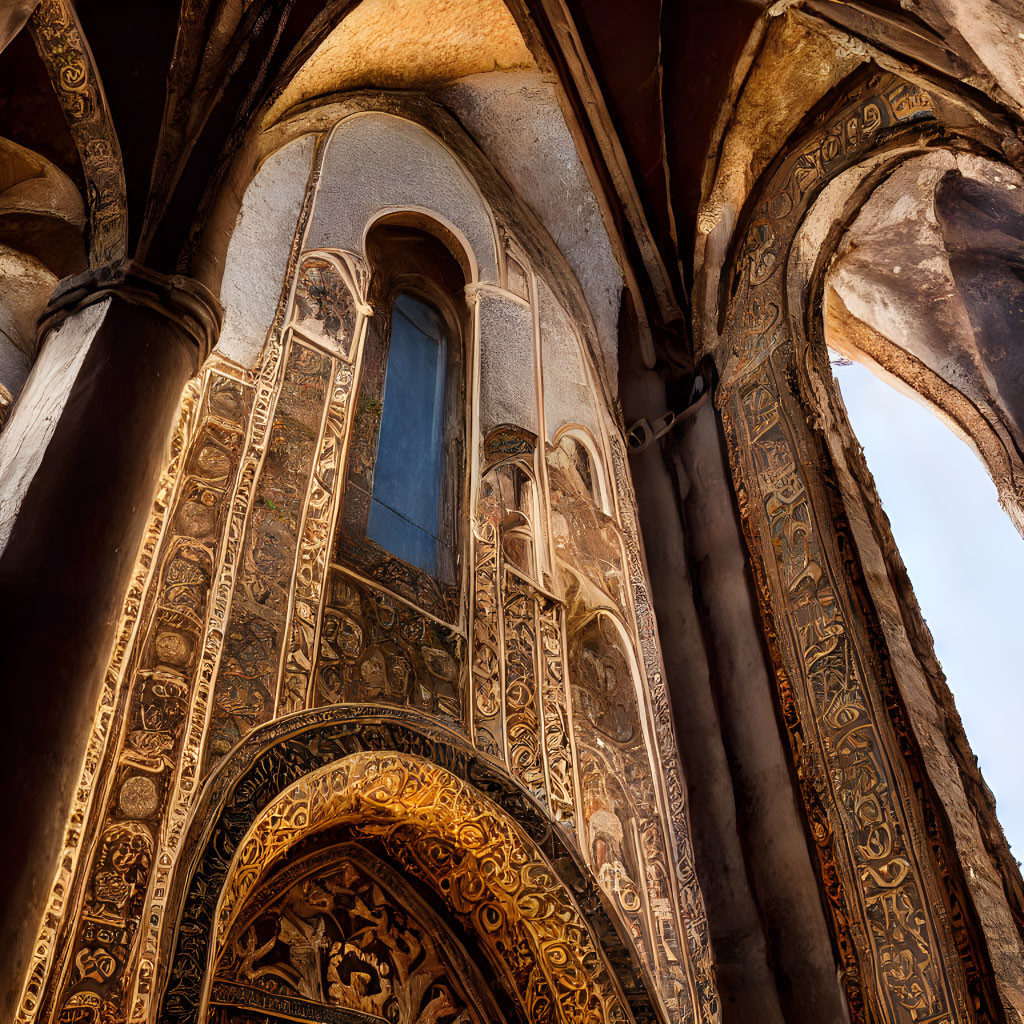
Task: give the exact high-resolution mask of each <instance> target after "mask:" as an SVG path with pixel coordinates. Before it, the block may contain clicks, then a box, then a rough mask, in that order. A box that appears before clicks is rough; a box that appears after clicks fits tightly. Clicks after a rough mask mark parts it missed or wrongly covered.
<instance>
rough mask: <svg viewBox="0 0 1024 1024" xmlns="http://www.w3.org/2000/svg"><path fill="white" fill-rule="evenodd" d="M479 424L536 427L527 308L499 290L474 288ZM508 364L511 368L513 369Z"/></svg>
mask: <svg viewBox="0 0 1024 1024" xmlns="http://www.w3.org/2000/svg"><path fill="white" fill-rule="evenodd" d="M479 302H480V306H479V309H480V314H479V315H480V341H481V344H480V429H481V430H482V432H483V433H484V435H486V434H487V432H488V431H489V430H490V429H491V428H492V427H495V426H497V425H498V424H499V423H515V424H517V425H518V426H521V427H526V428H527V429H528V430H531V431H533V433H535V434H536V433H538V431H539V426H538V423H537V381H536V372H535V363H536V359H535V358H534V346H533V311H532V310H531V309H530V307H529V306H528V305H524V304H523V303H522V302H517V301H516V300H515V299H514V298H512V297H511V296H509V295H506V294H504V293H502V292H498V291H492V290H491V289H489V288H488V289H482V290H481V291H480V298H479ZM513 367H514V369H513Z"/></svg>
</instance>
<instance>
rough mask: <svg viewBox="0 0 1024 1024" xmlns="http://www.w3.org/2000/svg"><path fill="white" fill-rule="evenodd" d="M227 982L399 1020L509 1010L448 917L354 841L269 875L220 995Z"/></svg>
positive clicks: (240, 999) (424, 1023)
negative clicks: (491, 988)
mask: <svg viewBox="0 0 1024 1024" xmlns="http://www.w3.org/2000/svg"><path fill="white" fill-rule="evenodd" d="M223 983H228V984H229V985H231V992H230V994H231V995H232V996H233V997H234V999H233V1001H234V1002H236V1003H241V1004H244V1005H251V1003H250V1000H252V1003H256V1005H257V1006H258V1005H259V1003H258V1001H257V1000H254V999H252V996H251V995H250V992H249V991H248V990H247V989H246V988H245V987H244V986H248V988H249V989H250V990H251V989H252V988H258V989H261V990H263V991H266V992H267V993H273V994H274V995H275V996H278V997H285V998H291V999H295V1000H308V1001H311V1002H315V1003H322V1004H325V1005H329V1006H339V1007H346V1008H348V1009H352V1010H358V1011H360V1012H361V1013H366V1014H372V1015H374V1016H376V1017H380V1018H382V1019H384V1020H389V1021H392V1020H393V1021H395V1024H436V1022H439V1021H444V1022H445V1024H498V1022H499V1021H501V1020H502V1019H503V1015H502V1014H501V1012H500V1011H499V1010H498V1009H497V1007H496V1006H495V1005H494V1002H493V998H492V997H491V996H490V993H489V992H488V991H487V988H486V984H485V982H484V980H483V978H482V977H481V975H480V973H479V970H478V969H477V968H476V965H475V964H474V963H473V962H472V961H471V960H470V959H469V957H468V956H467V954H466V951H465V950H464V949H463V948H462V946H461V944H460V943H459V940H458V939H457V938H456V937H455V936H454V935H453V934H452V933H451V931H450V929H449V928H448V927H447V926H446V924H445V923H444V921H443V920H441V918H440V917H439V916H438V915H437V914H436V913H435V912H434V911H432V910H431V909H430V908H429V907H428V906H427V904H426V903H425V901H424V900H423V899H422V898H421V897H419V896H418V895H417V894H416V893H415V892H414V891H413V889H412V888H411V887H410V885H409V883H408V880H407V879H404V878H403V877H402V876H401V874H400V873H399V872H397V871H395V870H393V869H392V868H389V867H388V865H387V864H385V863H383V862H382V861H380V860H378V859H377V858H376V857H374V856H373V855H372V854H370V853H369V852H368V851H367V850H366V849H364V848H362V847H360V846H359V845H358V844H355V843H347V844H344V845H342V846H335V847H328V848H327V849H324V850H321V851H319V852H317V853H313V854H311V855H309V856H307V857H305V858H303V859H301V860H299V861H298V862H297V863H295V864H291V865H288V866H286V867H285V868H284V869H283V870H281V871H278V872H276V873H274V874H273V875H272V876H271V878H270V880H269V881H268V882H265V883H263V885H262V886H261V887H260V888H259V889H258V890H257V891H256V893H255V894H254V896H253V897H252V898H251V899H250V900H249V902H248V903H247V905H246V908H245V910H244V911H243V913H242V915H241V916H240V918H239V921H238V922H237V923H236V925H235V927H234V928H233V929H232V932H231V935H230V937H229V939H228V942H227V945H226V948H225V952H224V955H223V956H222V957H221V961H220V963H219V965H218V966H217V969H216V972H215V981H214V988H213V994H214V997H215V998H216V997H217V996H218V995H219V996H220V997H221V999H224V997H225V995H226V994H227V993H226V992H225V988H226V986H225V985H224V984H223ZM218 986H219V987H220V991H219V993H218ZM310 1015H311V1016H314V1017H315V1016H316V1012H315V1010H314V1011H313V1012H312V1013H311V1014H310Z"/></svg>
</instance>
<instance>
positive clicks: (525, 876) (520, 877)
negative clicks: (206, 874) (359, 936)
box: [214, 753, 628, 1024]
mask: <svg viewBox="0 0 1024 1024" xmlns="http://www.w3.org/2000/svg"><path fill="white" fill-rule="evenodd" d="M339 825H347V826H348V827H349V828H350V829H351V830H352V833H353V834H354V835H356V836H359V835H372V836H374V837H375V838H377V839H378V841H380V842H382V843H383V845H384V848H385V849H386V850H387V851H388V853H389V855H390V856H392V857H393V858H394V859H395V860H396V861H397V862H398V863H399V864H400V865H402V867H403V868H405V869H406V870H407V871H409V872H410V873H411V874H413V875H414V876H415V877H418V878H420V879H421V880H422V881H423V882H424V883H426V884H427V885H428V886H430V887H431V888H432V889H434V890H435V892H437V893H438V895H440V896H441V898H442V899H443V900H444V902H445V903H446V904H447V906H448V908H449V909H450V911H451V912H452V913H453V914H454V915H455V916H456V917H457V918H458V919H460V920H462V921H463V922H464V923H465V924H466V925H467V926H468V927H469V928H470V929H472V930H473V931H474V932H475V934H476V936H477V938H478V941H479V942H480V943H481V945H482V947H483V949H484V952H485V955H486V956H487V958H488V960H489V961H490V962H491V966H492V969H494V970H495V972H496V973H497V975H498V976H499V977H501V978H503V980H504V983H505V987H506V989H507V991H508V992H509V994H510V995H512V996H513V997H514V998H516V999H517V1000H518V1001H519V1003H520V1005H521V1007H522V1010H523V1013H524V1015H525V1017H526V1019H527V1020H530V1021H536V1022H538V1024H544V1022H548V1021H550V1022H564V1024H570V1022H573V1021H579V1022H581V1024H582V1022H585V1021H591V1020H594V1019H599V1020H602V1021H609V1022H615V1021H622V1022H624V1021H626V1020H628V1011H627V1010H626V1008H625V1005H624V1003H623V1001H622V998H621V996H620V995H619V994H618V993H617V991H616V988H615V985H614V983H613V981H612V977H611V975H610V973H609V971H608V969H607V967H606V966H605V965H604V963H603V962H602V960H601V958H600V956H599V954H598V947H597V945H596V943H595V941H594V939H593V938H592V936H591V935H590V932H589V929H588V928H587V925H586V923H585V921H584V920H583V918H582V916H581V915H580V912H579V910H578V909H577V907H576V905H575V903H574V901H573V900H572V897H571V896H570V895H569V893H568V891H567V890H566V889H565V888H564V886H563V884H562V882H561V880H560V879H559V877H558V875H557V874H556V873H555V871H554V870H553V869H552V868H551V867H550V865H548V864H547V863H546V862H545V860H544V858H543V856H542V855H541V854H540V851H539V850H537V849H536V847H535V846H534V844H533V843H532V842H531V841H530V839H529V837H528V836H527V835H526V833H525V832H524V831H523V830H522V828H521V827H520V826H518V825H516V824H515V823H514V821H513V820H512V819H510V818H508V817H507V816H505V815H503V814H502V813H501V812H500V811H499V810H498V809H497V808H496V807H495V806H494V805H493V804H491V803H490V801H488V800H487V799H486V797H483V796H482V795H481V794H479V793H478V792H476V791H474V789H473V788H472V787H470V786H468V785H467V784H466V783H465V782H462V781H461V780H460V779H458V778H457V777H456V776H455V775H452V774H451V773H450V772H448V771H446V770H445V769H444V768H441V767H439V766H438V765H436V764H432V763H431V762H429V761H426V760H423V759H422V758H418V757H415V756H411V755H402V754H394V753H389V754H370V753H363V754H352V755H350V756H349V757H348V758H345V759H343V760H341V761H340V762H337V763H335V764H331V765H328V766H327V767H325V768H323V769H320V770H319V771H318V772H316V773H314V774H313V775H311V776H308V777H306V778H303V779H301V780H299V781H298V782H296V783H295V784H293V786H291V787H290V788H289V789H288V790H286V791H285V792H283V793H282V794H281V795H280V796H279V797H278V798H277V799H276V800H275V801H274V802H273V803H271V804H270V805H269V806H267V807H266V808H265V809H264V810H263V811H262V813H261V814H260V815H259V817H258V818H257V819H256V820H255V821H254V822H253V824H252V825H251V826H250V827H249V830H248V832H247V834H246V836H245V838H244V839H243V840H242V842H241V843H240V844H239V846H238V849H237V851H236V852H235V854H234V857H233V859H232V864H231V868H230V870H229V875H228V879H227V882H226V885H225V887H224V889H223V893H222V896H221V900H220V903H219V908H218V914H217V920H216V924H215V936H214V943H215V953H214V955H215V956H216V955H217V951H219V950H220V949H222V948H223V944H224V942H225V939H226V935H227V931H228V929H229V928H230V927H231V924H232V922H233V920H234V916H235V914H236V913H237V911H238V908H239V906H240V904H241V903H242V902H243V901H244V900H245V898H246V897H247V895H248V894H249V893H250V892H251V891H252V888H253V886H254V885H255V884H256V882H257V880H258V879H259V877H260V876H261V874H262V873H263V872H264V871H265V870H266V868H267V866H268V865H271V864H273V863H274V862H275V861H276V860H277V859H278V858H279V857H280V856H282V855H283V853H284V852H285V851H286V850H287V849H288V848H289V847H291V846H292V845H294V843H295V842H297V841H298V839H299V838H300V837H301V836H303V835H306V834H309V833H311V832H314V831H318V830H322V829H325V828H328V827H337V826H339Z"/></svg>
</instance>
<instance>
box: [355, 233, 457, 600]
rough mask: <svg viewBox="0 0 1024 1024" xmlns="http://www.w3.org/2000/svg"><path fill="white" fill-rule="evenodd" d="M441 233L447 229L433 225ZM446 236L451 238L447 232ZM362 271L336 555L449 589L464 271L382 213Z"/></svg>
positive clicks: (453, 577)
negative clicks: (358, 358)
mask: <svg viewBox="0 0 1024 1024" xmlns="http://www.w3.org/2000/svg"><path fill="white" fill-rule="evenodd" d="M438 232H439V233H440V234H441V235H442V237H447V236H450V235H451V233H450V232H449V231H447V229H444V228H443V227H441V226H438ZM452 239H453V240H454V236H452ZM366 253H367V260H368V262H369V264H370V271H371V278H370V285H369V293H368V301H369V305H370V307H371V309H372V310H373V315H372V316H371V317H370V318H369V319H368V321H367V331H366V338H365V341H364V347H363V353H362V366H361V371H360V380H359V386H358V391H357V394H356V396H355V416H354V420H353V434H352V443H351V446H350V449H349V456H348V465H347V480H346V490H345V499H344V508H343V511H342V515H341V528H340V530H339V535H338V551H339V558H340V560H341V561H343V562H346V563H348V564H351V565H352V566H353V567H354V568H357V569H361V570H362V571H364V572H367V573H368V574H369V575H371V576H373V577H374V578H377V579H380V581H381V582H386V580H385V579H383V577H384V576H386V575H387V574H388V573H389V572H391V571H392V567H394V565H395V563H396V560H397V564H398V569H397V571H398V572H401V573H402V574H405V575H406V576H408V577H411V578H412V579H414V580H415V579H417V578H418V577H426V578H427V579H428V580H429V581H433V583H434V584H435V585H440V586H441V587H443V588H447V589H449V590H451V589H454V588H455V587H456V584H457V582H458V578H459V567H460V565H461V559H462V555H461V547H460V545H461V530H460V525H459V519H460V515H461V509H462V507H463V490H464V486H465V484H464V476H465V474H464V463H465V454H464V453H465V430H466V427H465V418H466V380H465V370H464V366H465V359H464V355H463V353H464V349H465V339H466V338H467V337H470V336H471V334H472V324H471V318H470V311H469V308H468V306H467V304H466V302H465V298H464V296H463V290H464V288H465V285H466V277H465V270H464V268H463V266H462V265H461V264H460V262H459V261H458V260H457V259H456V258H455V256H453V255H452V252H451V251H450V250H449V248H448V247H447V246H446V245H445V244H444V242H442V241H441V240H440V239H439V238H438V237H437V235H436V234H435V233H433V232H429V233H428V232H427V231H425V230H423V227H422V220H421V219H420V218H417V220H416V223H414V224H409V223H406V222H405V218H401V219H398V220H396V219H394V218H388V219H385V220H382V221H379V222H378V223H376V224H374V226H373V227H372V228H371V230H370V231H369V233H368V235H367V237H366Z"/></svg>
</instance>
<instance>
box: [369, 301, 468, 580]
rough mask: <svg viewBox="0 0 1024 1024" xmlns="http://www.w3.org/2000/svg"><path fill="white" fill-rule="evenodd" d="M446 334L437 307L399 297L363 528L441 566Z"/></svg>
mask: <svg viewBox="0 0 1024 1024" xmlns="http://www.w3.org/2000/svg"><path fill="white" fill-rule="evenodd" d="M447 349H448V338H447V336H446V331H445V327H444V322H443V320H442V319H441V316H440V315H439V314H438V312H437V311H436V310H434V309H433V308H431V307H430V306H429V305H427V304H426V303H425V302H421V301H420V300H419V299H416V298H414V297H413V296H412V295H408V294H402V295H399V296H398V297H397V299H396V300H395V304H394V307H393V309H392V315H391V339H390V345H389V346H388V358H387V371H386V373H385V377H384V397H383V403H382V411H381V423H380V441H379V444H378V448H377V465H376V467H375V470H374V474H373V495H372V498H371V501H370V516H369V521H368V522H367V527H366V536H367V537H369V539H370V540H373V541H376V542H377V543H378V544H380V546H381V547H382V548H385V549H386V550H387V551H390V552H391V553H392V554H393V555H397V556H398V557H399V558H401V559H402V560H403V561H405V562H408V563H409V564H410V565H415V566H417V567H418V568H420V569H424V570H425V571H426V572H429V573H431V574H436V572H437V568H438V550H437V549H438V546H439V545H442V546H446V545H445V541H444V540H443V539H442V537H441V536H440V529H439V526H440V496H441V468H442V459H441V449H442V441H443V412H444V388H445V376H446V375H445V369H446V366H447V361H448V360H447Z"/></svg>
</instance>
